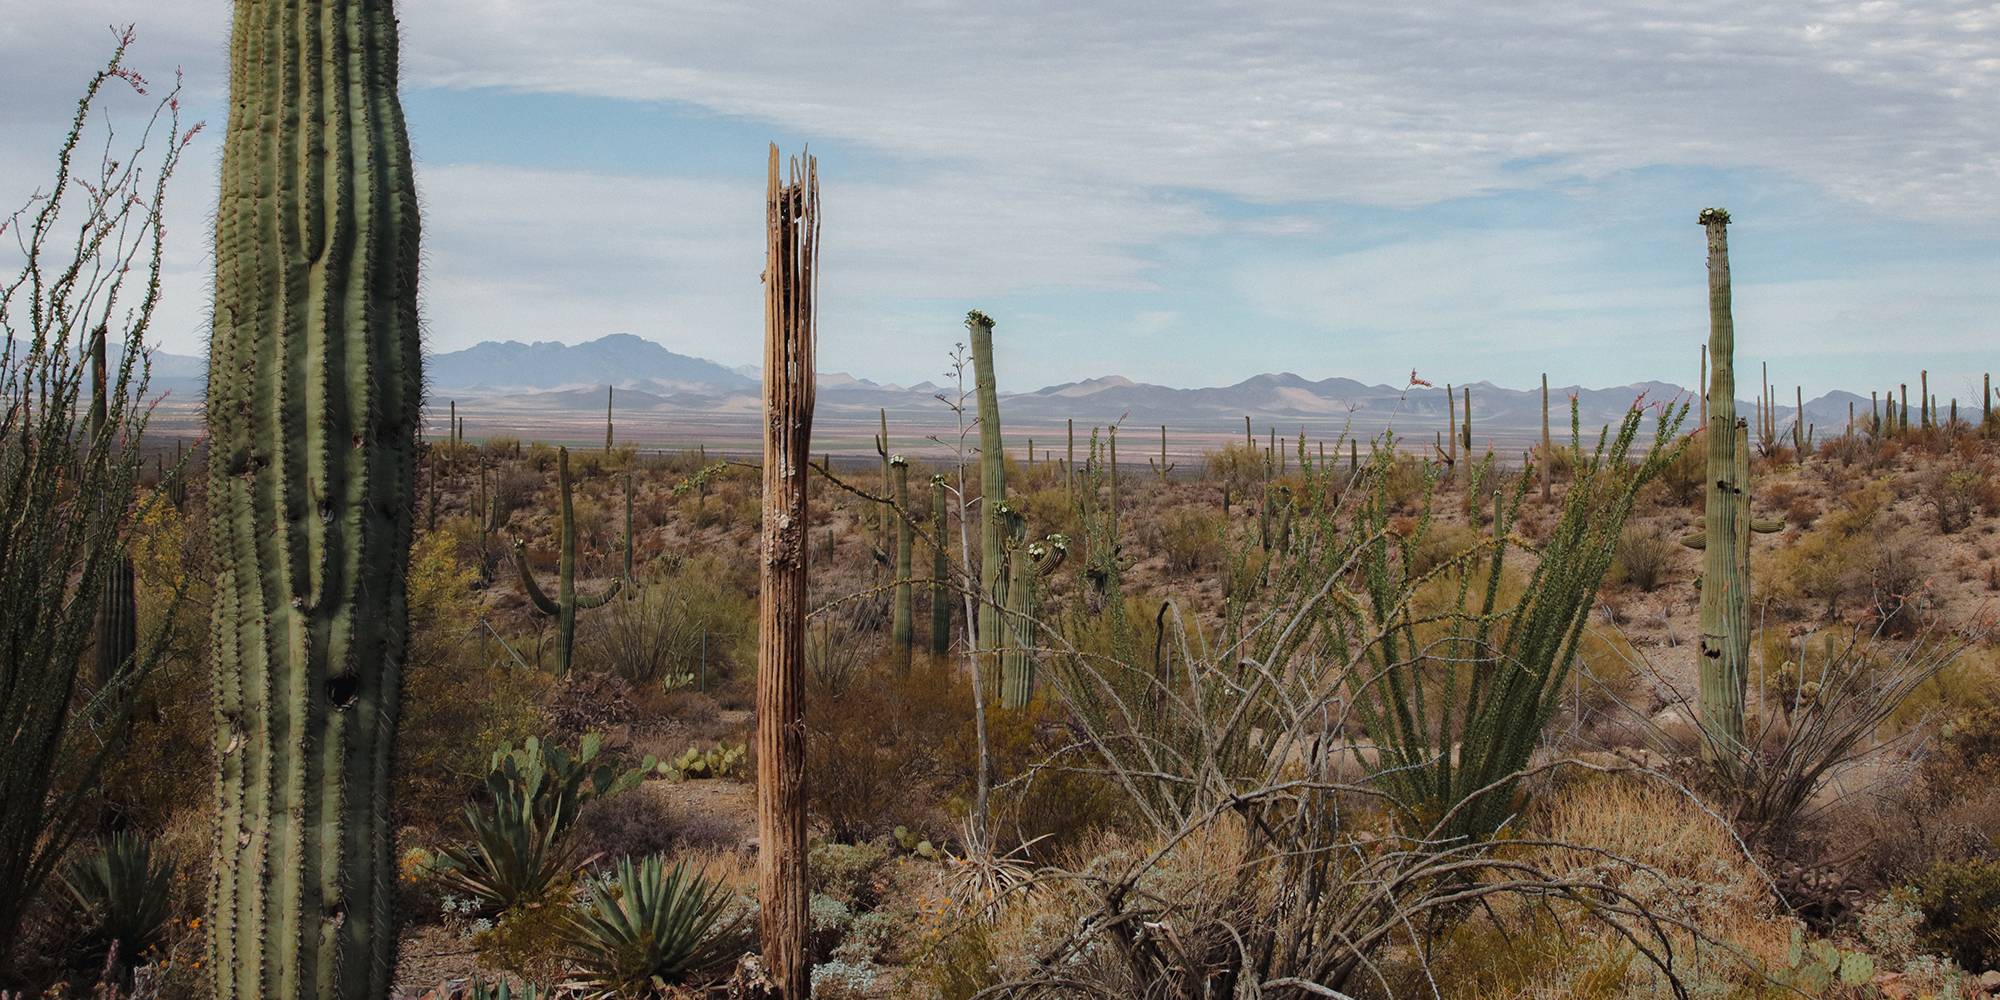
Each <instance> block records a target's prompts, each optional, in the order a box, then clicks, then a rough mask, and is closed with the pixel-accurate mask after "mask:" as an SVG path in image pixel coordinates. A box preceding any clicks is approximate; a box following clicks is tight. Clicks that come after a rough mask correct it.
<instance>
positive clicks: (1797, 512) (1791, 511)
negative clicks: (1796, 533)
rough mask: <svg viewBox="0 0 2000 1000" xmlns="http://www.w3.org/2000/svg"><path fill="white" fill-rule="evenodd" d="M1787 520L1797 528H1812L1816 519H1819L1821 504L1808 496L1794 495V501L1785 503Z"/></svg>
mask: <svg viewBox="0 0 2000 1000" xmlns="http://www.w3.org/2000/svg"><path fill="white" fill-rule="evenodd" d="M1785 520H1786V521H1787V522H1789V523H1791V525H1792V526H1793V527H1796V528H1801V529H1803V528H1810V527H1812V526H1813V522H1814V521H1817V520H1819V504H1818V503H1816V502H1814V501H1813V498H1811V497H1808V496H1798V497H1793V498H1792V502H1791V503H1789V504H1786V505H1785Z"/></svg>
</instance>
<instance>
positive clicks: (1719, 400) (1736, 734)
mask: <svg viewBox="0 0 2000 1000" xmlns="http://www.w3.org/2000/svg"><path fill="white" fill-rule="evenodd" d="M1701 224H1702V226H1703V227H1705V228H1706V229H1707V230H1708V330H1709V332H1708V355H1709V383H1708V413H1709V432H1708V433H1707V434H1706V435H1704V437H1705V439H1706V444H1707V447H1708V506H1707V515H1706V517H1705V518H1704V522H1705V528H1706V531H1707V535H1708V544H1707V545H1706V546H1705V547H1704V548H1703V550H1702V551H1703V558H1702V582H1701V649H1700V655H1699V660H1700V664H1699V665H1700V673H1701V717H1702V730H1703V732H1704V733H1705V734H1706V735H1707V737H1708V738H1707V739H1706V740H1705V741H1704V743H1703V755H1704V756H1705V757H1707V758H1708V759H1710V760H1712V761H1714V760H1720V759H1723V758H1724V756H1725V755H1729V754H1733V752H1734V751H1735V749H1736V748H1738V747H1740V746H1741V745H1742V742H1743V697H1744V692H1745V689H1746V685H1747V678H1748V670H1747V668H1748V665H1749V661H1750V627H1749V626H1750V623H1749V610H1750V604H1749V598H1750V574H1749V572H1748V566H1749V562H1748V553H1746V552H1739V551H1738V549H1739V547H1743V546H1744V545H1745V543H1744V541H1743V539H1744V537H1745V532H1744V531H1743V530H1741V528H1739V526H1738V524H1737V521H1738V520H1739V519H1741V518H1743V517H1744V516H1745V514H1744V511H1743V500H1744V499H1745V498H1747V497H1748V496H1749V494H1748V493H1747V492H1745V490H1746V489H1747V487H1748V484H1747V483H1745V482H1743V481H1742V476H1743V473H1744V472H1745V471H1747V467H1748V464H1749V455H1748V454H1747V453H1748V451H1749V440H1748V427H1747V426H1745V427H1744V428H1743V430H1742V433H1738V430H1737V428H1738V425H1739V423H1740V421H1739V420H1738V419H1737V416H1736V326H1735V322H1734V320H1733V319H1732V318H1731V316H1730V301H1729V299H1730V293H1729V232H1728V226H1729V213H1728V212H1726V211H1724V210H1722V209H1719V208H1712V209H1706V210H1704V211H1703V212H1702V213H1701ZM1739 449H1740V450H1741V451H1743V452H1744V453H1745V454H1743V455H1741V456H1739V455H1738V454H1737V452H1738V451H1739ZM1743 527H1747V525H1745V526H1743Z"/></svg>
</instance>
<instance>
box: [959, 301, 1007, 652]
mask: <svg viewBox="0 0 2000 1000" xmlns="http://www.w3.org/2000/svg"><path fill="white" fill-rule="evenodd" d="M965 327H966V329H967V330H970V331H971V332H972V375H973V391H974V392H975V393H976V394H977V395H978V398H979V497H980V499H979V589H980V605H979V649H980V652H981V654H982V655H988V654H991V653H992V651H993V650H996V649H998V648H1000V608H1001V606H1002V605H1003V604H1004V602H1005V601H1006V588H1007V575H1006V572H1005V566H1006V558H1007V557H1006V552H1005V550H1004V548H1003V542H1004V538H1003V535H1004V531H1003V529H1004V519H1003V518H1002V516H1001V513H1000V506H1001V505H1002V504H1004V503H1005V502H1006V501H1007V463H1006V459H1005V456H1003V455H1002V454H1001V451H1000V448H1001V444H1000V393H999V389H998V387H997V384H996V383H995V382H994V378H993V318H992V317H990V316H988V315H986V314H985V313H983V312H980V311H978V310H976V309H975V310H973V311H971V312H969V313H966V314H965Z"/></svg>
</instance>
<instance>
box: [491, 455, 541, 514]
mask: <svg viewBox="0 0 2000 1000" xmlns="http://www.w3.org/2000/svg"><path fill="white" fill-rule="evenodd" d="M541 488H542V477H541V476H539V475H536V474H535V473H533V472H530V471H528V470H527V469H523V468H519V467H516V466H508V467H507V468H505V469H502V470H501V471H500V472H499V473H497V474H496V475H495V476H494V477H493V483H492V485H491V486H490V487H489V489H490V490H491V492H490V493H489V494H488V499H489V500H491V501H492V503H493V517H494V521H493V523H494V524H495V525H500V526H504V525H506V523H507V519H508V518H510V517H512V516H513V515H514V512H515V511H517V510H523V509H525V508H527V507H528V505H530V504H532V503H534V501H535V494H536V493H537V492H539V491H540V490H541Z"/></svg>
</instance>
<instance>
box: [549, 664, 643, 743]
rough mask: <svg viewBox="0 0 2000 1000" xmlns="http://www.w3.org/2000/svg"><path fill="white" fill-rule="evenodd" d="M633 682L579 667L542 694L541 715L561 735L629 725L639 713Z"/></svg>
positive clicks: (570, 736) (579, 733)
mask: <svg viewBox="0 0 2000 1000" xmlns="http://www.w3.org/2000/svg"><path fill="white" fill-rule="evenodd" d="M633 694H634V692H633V690H632V685H631V683H630V682H629V681H627V680H625V678H623V677H620V676H618V675H617V674H607V673H599V672H597V671H578V672H575V673H572V674H570V675H569V676H568V677H565V678H563V679H561V680H560V681H557V682H554V683H553V685H552V686H551V687H550V688H549V689H548V693H547V694H545V695H544V696H543V697H542V718H543V719H544V720H545V721H546V722H547V723H548V728H549V730H550V731H551V732H552V733H554V734H556V735H557V736H558V737H560V738H563V739H571V738H575V737H580V736H582V735H583V734H584V733H588V732H592V731H602V730H608V729H615V728H618V727H622V726H629V725H631V724H632V723H633V722H634V721H636V720H637V719H638V717H639V709H638V704H637V703H636V701H635V700H634V698H633Z"/></svg>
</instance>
